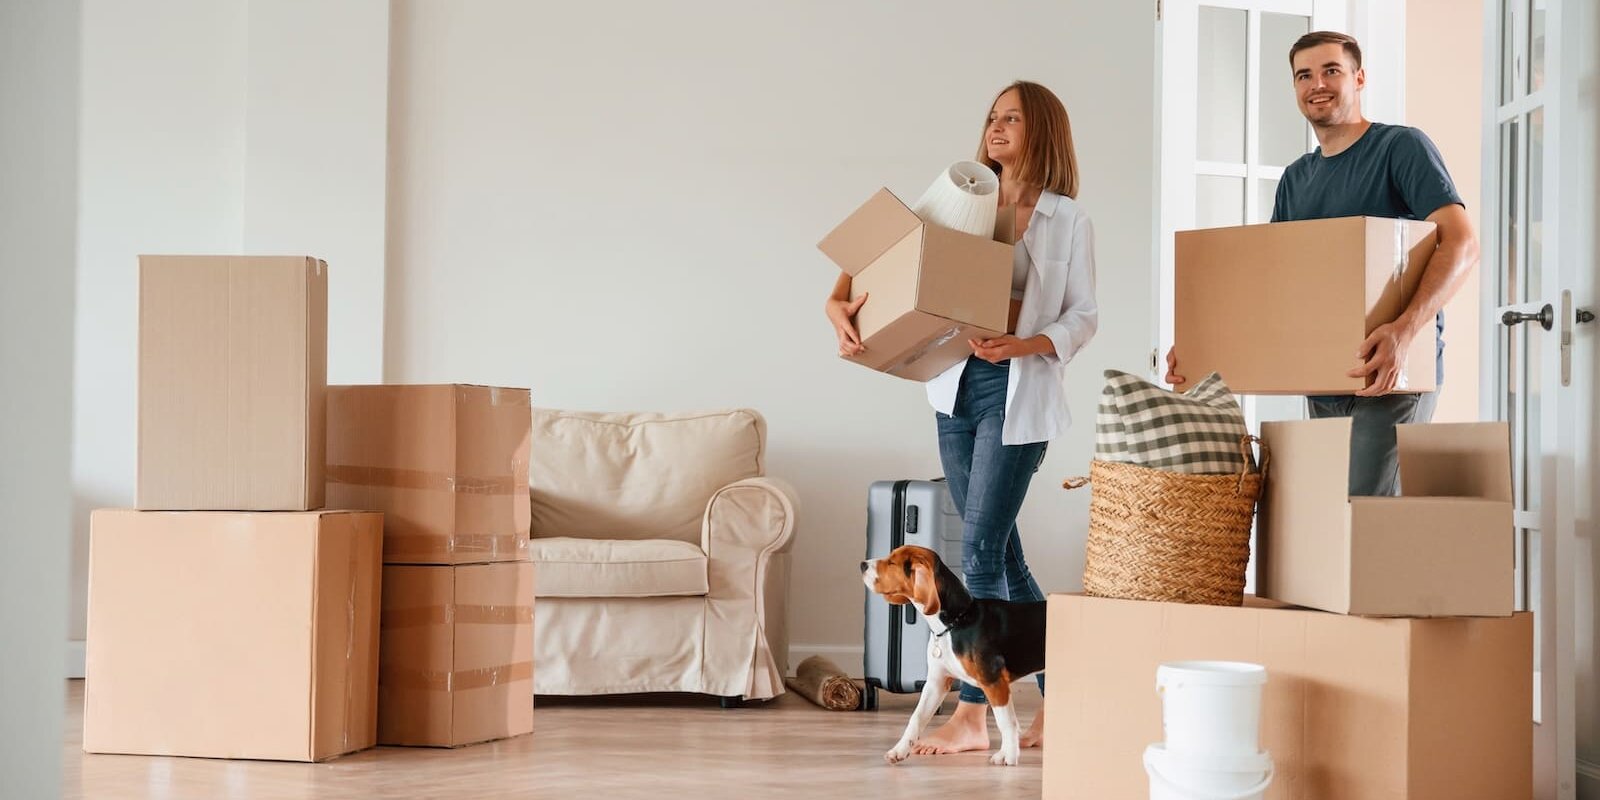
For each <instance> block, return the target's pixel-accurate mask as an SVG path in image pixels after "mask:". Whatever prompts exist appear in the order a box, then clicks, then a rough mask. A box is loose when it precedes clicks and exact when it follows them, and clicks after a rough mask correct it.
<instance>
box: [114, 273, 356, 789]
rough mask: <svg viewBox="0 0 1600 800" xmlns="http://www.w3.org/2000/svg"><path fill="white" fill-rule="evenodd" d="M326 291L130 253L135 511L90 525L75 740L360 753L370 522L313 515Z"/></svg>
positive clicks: (319, 756) (206, 749) (319, 483)
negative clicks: (79, 729) (135, 273)
mask: <svg viewBox="0 0 1600 800" xmlns="http://www.w3.org/2000/svg"><path fill="white" fill-rule="evenodd" d="M327 298H328V283H327V266H326V265H325V264H324V263H323V262H321V261H318V260H316V259H311V258H301V257H295V258H224V257H199V256H188V257H145V258H142V259H141V260H140V276H139V398H138V407H139V453H138V462H139V473H138V500H137V506H138V509H139V510H99V511H96V512H94V514H93V516H92V518H91V523H90V526H91V539H90V556H89V559H90V563H89V629H88V644H87V663H86V670H87V679H88V680H87V682H86V684H85V687H84V728H83V746H84V749H85V750H87V751H89V752H95V753H134V754H147V755H181V756H212V757H222V758H261V759H279V760H289V761H320V760H323V759H326V758H331V757H334V756H338V755H340V754H343V753H348V752H352V751H356V750H361V749H363V748H366V747H370V746H371V745H372V744H373V742H374V737H375V733H376V728H375V725H376V714H375V711H376V705H375V700H376V691H377V656H378V600H379V580H380V578H379V574H378V569H379V567H378V565H379V553H380V547H381V535H382V515H381V514H376V513H368V512H351V511H327V510H320V509H322V508H323V496H324V491H323V489H324V487H323V452H322V448H323V439H324V431H325V419H324V412H323V396H324V387H325V384H326V381H327V379H326V364H327V307H328V305H327Z"/></svg>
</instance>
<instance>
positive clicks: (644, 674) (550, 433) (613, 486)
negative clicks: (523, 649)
mask: <svg viewBox="0 0 1600 800" xmlns="http://www.w3.org/2000/svg"><path fill="white" fill-rule="evenodd" d="M766 435H767V428H766V421H765V420H764V419H763V418H762V417H761V415H760V414H758V413H757V412H755V411H751V410H748V409H734V410H727V411H711V412H702V413H684V414H650V413H635V414H622V413H614V414H607V413H583V412H575V411H553V410H546V409H538V408H536V409H534V411H533V442H532V447H531V456H530V460H531V463H530V468H529V471H528V482H529V484H530V487H531V489H532V502H533V541H532V546H531V548H530V550H531V554H532V559H533V561H534V562H535V563H536V564H537V566H536V568H535V569H536V576H535V582H534V583H535V593H536V595H537V597H538V601H537V602H535V603H534V671H533V675H534V678H533V680H534V691H535V692H536V693H538V694H556V695H585V694H627V693H634V692H698V693H701V694H708V695H716V696H718V697H720V698H722V699H723V704H724V705H732V704H737V703H738V702H739V701H740V700H742V699H752V700H760V699H768V698H772V697H776V696H778V695H780V694H782V693H783V691H784V689H783V676H784V674H785V673H786V672H787V670H788V664H787V661H788V650H789V639H788V632H787V627H786V625H785V623H784V613H785V602H786V599H787V595H788V589H789V549H790V546H791V544H792V542H793V539H794V525H795V505H796V501H795V497H794V492H793V490H792V489H790V488H789V487H788V486H787V485H785V484H784V483H782V482H781V481H777V480H774V479H772V478H768V477H765V475H764V473H765V464H764V461H763V459H764V456H765V447H766Z"/></svg>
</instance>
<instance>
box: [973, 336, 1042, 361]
mask: <svg viewBox="0 0 1600 800" xmlns="http://www.w3.org/2000/svg"><path fill="white" fill-rule="evenodd" d="M967 344H968V345H971V346H972V352H973V354H974V355H976V356H977V357H978V358H981V359H983V360H984V361H987V362H989V363H990V364H998V363H1000V362H1001V361H1004V360H1006V359H1008V358H1016V357H1017V356H1031V355H1039V354H1042V353H1048V352H1050V351H1051V350H1054V349H1055V343H1054V342H1052V341H1050V337H1048V336H1045V335H1044V334H1039V335H1038V336H1033V337H1030V338H1027V339H1018V338H1017V337H1015V336H1012V335H1011V334H1009V333H1008V334H1005V335H1004V336H996V337H994V338H993V339H968V340H967Z"/></svg>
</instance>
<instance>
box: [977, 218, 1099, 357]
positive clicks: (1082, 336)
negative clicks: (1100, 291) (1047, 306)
mask: <svg viewBox="0 0 1600 800" xmlns="http://www.w3.org/2000/svg"><path fill="white" fill-rule="evenodd" d="M1099 325H1100V310H1099V307H1098V306H1097V305H1095V299H1094V226H1093V225H1091V224H1090V223H1089V218H1088V217H1087V216H1083V215H1079V217H1078V220H1077V222H1076V223H1075V227H1074V229H1073V232H1072V253H1071V255H1070V256H1069V260H1068V262H1067V290H1066V294H1065V295H1064V296H1063V297H1062V300H1061V313H1060V314H1059V316H1057V318H1056V320H1055V321H1054V322H1051V323H1050V324H1048V325H1046V326H1044V327H1043V328H1042V329H1040V331H1039V333H1038V334H1036V335H1034V336H1030V337H1028V338H1026V339H1019V338H1017V337H1015V336H1012V335H1010V334H1007V335H1005V336H996V337H995V338H993V339H985V340H983V341H978V340H976V339H970V340H968V341H967V344H969V345H971V346H972V352H973V353H975V354H977V356H978V357H979V358H981V359H983V360H985V361H988V362H990V363H995V362H998V361H1003V360H1005V359H1008V358H1015V357H1016V356H1031V355H1036V356H1041V357H1043V358H1045V359H1052V360H1059V361H1070V360H1072V357H1073V356H1074V355H1076V354H1077V352H1078V351H1079V350H1080V349H1082V348H1083V346H1084V345H1085V344H1088V343H1089V340H1090V339H1093V338H1094V332H1095V330H1096V329H1097V328H1098V327H1099Z"/></svg>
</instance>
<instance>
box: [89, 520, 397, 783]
mask: <svg viewBox="0 0 1600 800" xmlns="http://www.w3.org/2000/svg"><path fill="white" fill-rule="evenodd" d="M382 527H383V520H382V518H381V516H380V515H378V514H371V513H357V512H346V511H312V512H303V513H238V512H233V513H227V512H153V511H126V510H100V511H95V512H94V514H93V515H92V516H91V518H90V544H89V633H88V637H89V638H88V645H87V664H86V668H87V670H88V671H87V680H86V682H85V683H84V695H83V708H84V714H83V749H84V750H85V751H86V752H90V753H130V754H136V755H163V756H205V757H211V758H259V759H272V760H281V761H321V760H324V759H328V758H332V757H334V756H337V755H340V754H343V753H350V752H354V751H356V750H362V749H365V748H367V747H371V746H372V744H373V741H374V740H375V738H376V734H377V713H376V711H377V690H378V669H377V667H378V662H377V656H378V592H379V585H378V581H379V579H380V576H379V572H378V570H379V563H378V554H379V549H380V544H379V538H380V536H381V535H382Z"/></svg>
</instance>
